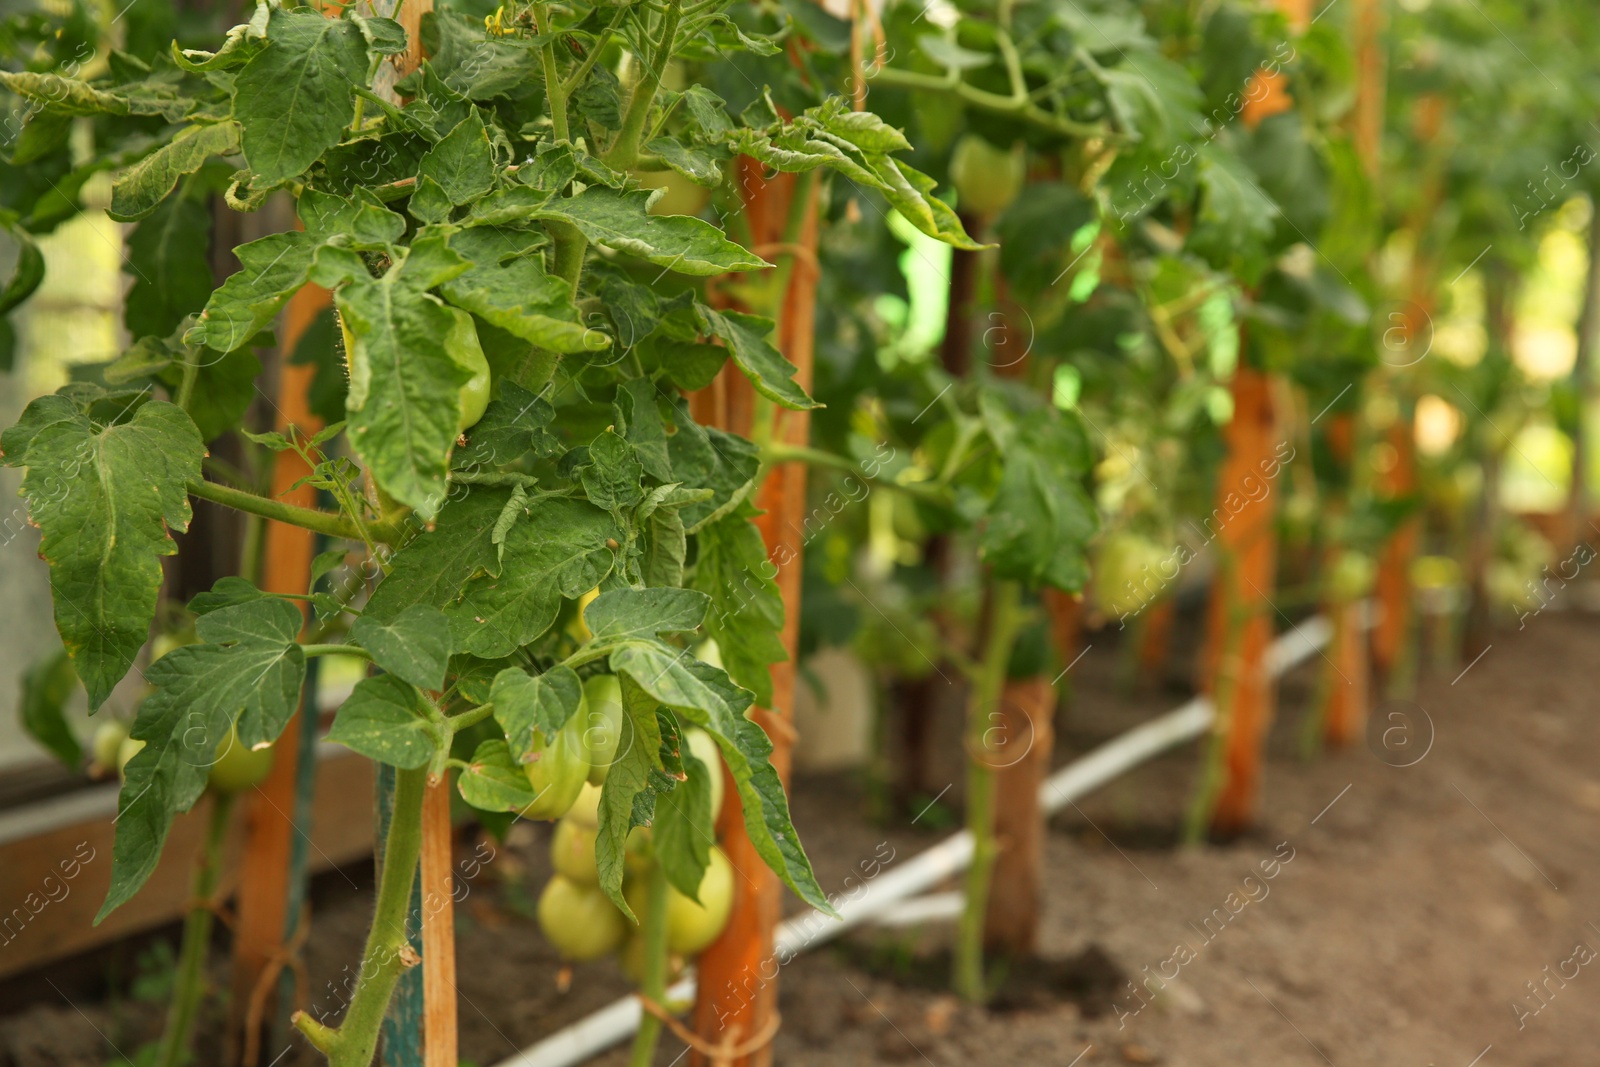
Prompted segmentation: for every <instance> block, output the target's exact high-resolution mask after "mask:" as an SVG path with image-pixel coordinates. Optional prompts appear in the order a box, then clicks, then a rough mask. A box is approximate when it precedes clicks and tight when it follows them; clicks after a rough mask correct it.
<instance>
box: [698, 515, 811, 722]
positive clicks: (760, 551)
mask: <svg viewBox="0 0 1600 1067" xmlns="http://www.w3.org/2000/svg"><path fill="white" fill-rule="evenodd" d="M695 537H696V542H697V544H698V546H699V552H698V554H697V556H696V560H695V565H694V578H693V581H692V584H693V586H694V588H696V589H698V590H700V591H701V592H703V593H705V594H706V595H707V596H709V598H710V600H711V611H710V613H709V614H708V615H707V616H706V620H705V625H706V634H707V636H709V637H711V638H712V639H714V640H715V641H716V642H717V648H718V649H720V650H721V652H722V665H723V667H724V668H725V669H726V670H727V672H728V676H729V677H730V678H732V679H733V680H734V681H735V682H737V683H738V684H739V685H742V686H744V687H745V688H746V689H748V690H750V691H751V692H752V693H754V694H755V696H756V702H757V703H758V704H761V705H762V706H763V707H765V706H768V705H770V704H771V703H772V672H771V670H770V667H771V666H772V664H774V663H782V662H783V661H784V660H786V659H788V658H789V655H788V653H787V652H786V651H784V647H783V639H782V637H781V634H782V631H783V620H784V612H783V596H782V594H780V593H779V592H778V583H777V582H776V581H775V580H774V579H775V578H776V577H777V573H778V568H777V567H776V566H775V565H774V564H773V562H772V560H771V559H770V558H769V557H768V554H767V546H766V542H764V541H763V540H762V539H761V531H760V530H757V529H756V528H755V526H753V525H751V523H750V520H749V518H748V517H747V516H746V515H743V514H739V513H737V512H735V513H734V514H730V515H725V516H723V517H722V518H720V519H718V520H716V521H715V522H712V523H708V524H707V525H705V526H703V527H702V528H701V529H700V532H699V533H698V534H696V535H695Z"/></svg>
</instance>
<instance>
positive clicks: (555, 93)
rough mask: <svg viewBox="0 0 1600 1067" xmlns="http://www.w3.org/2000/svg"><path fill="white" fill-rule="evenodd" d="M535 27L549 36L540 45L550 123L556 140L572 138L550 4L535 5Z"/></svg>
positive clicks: (565, 90) (545, 35)
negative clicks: (553, 34) (557, 58)
mask: <svg viewBox="0 0 1600 1067" xmlns="http://www.w3.org/2000/svg"><path fill="white" fill-rule="evenodd" d="M533 27H534V29H535V30H537V31H538V33H539V36H540V37H544V38H547V40H546V41H545V42H544V44H543V45H541V46H540V47H539V53H540V55H541V57H542V58H543V60H544V96H545V100H547V101H548V102H549V104H550V125H551V126H553V127H554V128H555V135H556V142H557V143H558V144H559V143H564V142H569V141H571V140H572V135H571V132H570V131H569V129H568V126H567V89H566V86H564V85H562V84H561V71H560V68H559V67H557V66H556V42H555V38H553V37H551V36H550V5H549V4H534V5H533Z"/></svg>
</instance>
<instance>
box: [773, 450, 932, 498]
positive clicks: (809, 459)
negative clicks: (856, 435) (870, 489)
mask: <svg viewBox="0 0 1600 1067" xmlns="http://www.w3.org/2000/svg"><path fill="white" fill-rule="evenodd" d="M761 462H762V463H763V464H764V465H765V466H768V467H772V466H776V465H777V464H779V463H805V464H807V465H809V466H812V467H826V468H828V469H830V470H836V471H844V472H846V473H847V474H853V475H855V476H856V477H857V478H860V479H861V480H862V481H864V482H868V483H870V484H872V485H874V486H878V487H880V488H884V489H894V490H897V491H899V492H902V493H905V494H906V495H907V496H914V497H917V498H918V499H921V500H926V501H928V502H929V503H930V504H941V505H945V506H949V505H950V504H951V503H952V499H951V497H950V494H949V493H947V492H945V491H943V490H941V489H940V488H939V487H938V486H936V485H934V484H933V483H930V482H896V481H892V480H887V479H883V478H872V477H868V475H867V473H866V471H864V470H862V469H861V467H860V466H858V465H857V464H856V462H855V460H853V459H850V458H849V457H848V456H841V455H838V454H837V453H834V452H829V451H826V450H825V449H821V448H811V447H809V446H806V445H786V444H779V443H777V442H771V443H769V444H767V445H764V446H763V447H762V449H761Z"/></svg>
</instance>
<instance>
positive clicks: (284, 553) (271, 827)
mask: <svg viewBox="0 0 1600 1067" xmlns="http://www.w3.org/2000/svg"><path fill="white" fill-rule="evenodd" d="M330 299H331V298H330V296H329V294H328V291H327V290H326V289H323V288H321V287H320V286H315V285H307V286H306V287H305V288H303V289H301V290H300V291H299V292H298V293H296V294H295V295H294V296H293V297H291V298H290V300H289V305H288V307H287V309H286V310H285V311H284V318H283V345H282V348H281V353H282V355H283V356H284V358H282V359H280V360H279V361H278V391H277V392H278V399H277V410H278V418H277V420H276V427H277V429H278V430H279V431H280V432H281V431H283V430H285V429H286V428H287V427H288V426H290V425H291V424H292V425H294V426H296V427H298V428H300V429H301V430H304V431H306V432H308V433H314V432H316V431H317V430H318V429H320V428H321V426H322V423H321V421H320V420H319V419H317V417H316V416H314V415H313V414H311V409H310V407H309V406H308V403H307V399H306V398H307V393H308V390H309V388H310V385H311V378H312V376H313V375H314V374H315V368H313V367H309V366H298V367H297V366H291V365H290V364H289V362H288V359H287V356H288V353H290V352H293V351H294V346H295V344H296V343H298V341H299V340H300V337H301V335H302V334H304V333H305V331H306V328H307V327H308V326H310V324H311V322H312V320H313V319H315V318H316V316H317V314H318V313H319V312H320V311H322V310H323V309H324V308H326V307H328V305H329V303H330ZM309 473H310V469H309V468H308V467H307V466H306V464H305V462H304V461H303V460H301V459H300V457H299V456H298V455H296V454H295V453H294V452H293V451H292V450H287V451H283V452H279V453H278V454H277V456H276V458H275V459H274V461H273V468H272V496H273V498H274V499H277V500H282V501H284V502H285V503H289V504H295V505H298V506H301V507H313V506H315V504H316V490H315V489H313V488H312V487H310V486H308V485H303V486H301V487H300V488H298V489H292V488H290V487H291V486H293V485H294V483H295V482H296V481H298V480H299V479H300V478H302V477H303V476H305V475H307V474H309ZM263 547H264V551H263V565H262V570H261V588H262V589H264V590H265V591H267V592H269V593H296V594H299V593H304V592H305V591H306V584H307V583H308V582H309V581H310V578H311V557H312V555H313V549H314V535H313V534H312V533H311V531H309V530H302V529H300V528H299V527H298V526H288V525H285V524H283V523H278V522H268V523H267V524H266V529H265V531H264V546H263ZM302 612H304V607H303V606H302ZM313 712H314V709H313ZM303 718H304V709H302V711H301V712H297V713H296V714H295V716H294V717H293V718H291V719H290V720H289V724H288V726H286V727H285V728H284V731H283V734H282V736H281V737H280V738H279V739H278V743H277V758H276V759H275V760H274V762H273V765H272V771H271V772H270V773H269V774H268V775H267V777H266V780H265V781H263V782H262V783H261V784H260V785H259V786H257V787H256V788H255V790H254V791H252V792H250V793H248V794H246V795H245V796H244V797H243V798H242V799H243V801H244V803H243V809H244V812H243V818H244V824H245V830H244V834H245V847H244V850H243V852H242V853H241V854H240V859H239V868H238V885H239V889H238V895H237V898H236V902H235V906H236V908H237V915H238V917H237V920H236V922H235V925H234V931H233V932H234V938H233V996H232V999H231V1001H230V1008H229V1026H228V1031H229V1042H228V1044H229V1050H230V1051H229V1058H230V1060H231V1061H233V1062H238V1060H239V1057H240V1056H241V1055H242V1054H243V1050H244V1029H245V1018H246V1012H247V1010H248V1007H249V1004H250V1000H251V994H252V993H253V992H254V991H255V988H256V985H257V983H259V982H260V981H261V978H262V974H263V972H264V971H265V970H266V969H267V966H268V964H269V962H270V961H271V960H272V959H273V957H274V956H276V955H277V954H278V953H279V952H280V951H281V948H282V945H283V944H284V928H285V916H286V912H287V908H288V902H289V895H290V894H289V869H290V863H289V853H290V846H291V844H292V842H291V838H292V836H293V834H294V832H295V827H294V824H293V821H292V818H291V815H290V813H291V812H293V811H294V810H295V783H296V779H297V776H298V772H299V760H298V758H297V757H298V755H299V751H300V748H301V746H300V731H301V730H302V729H303V725H302V720H303ZM312 728H313V729H315V725H314V724H313V727H312ZM274 1000H275V998H274V997H272V996H271V994H268V998H267V1001H266V1003H267V1004H268V1005H269V1008H270V1005H272V1004H273V1002H274ZM275 1014H276V1013H275V1012H273V1011H271V1010H269V1011H268V1012H267V1013H266V1017H267V1018H269V1019H270V1018H273V1017H274V1016H275Z"/></svg>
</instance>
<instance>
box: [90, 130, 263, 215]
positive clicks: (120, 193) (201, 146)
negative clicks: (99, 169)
mask: <svg viewBox="0 0 1600 1067" xmlns="http://www.w3.org/2000/svg"><path fill="white" fill-rule="evenodd" d="M238 151H239V127H238V124H237V123H233V122H216V123H212V124H210V125H194V126H185V127H184V128H183V129H181V130H179V131H178V133H177V135H176V136H175V137H173V138H172V140H170V141H168V142H167V143H166V144H164V145H162V146H161V147H160V148H158V149H156V150H155V151H154V152H152V153H150V154H149V155H148V156H145V157H144V158H143V159H141V160H140V161H139V162H137V163H135V164H134V165H133V166H131V167H129V168H128V169H127V170H126V171H124V172H123V174H122V176H121V177H120V178H118V179H117V180H116V182H115V184H113V185H112V186H111V207H110V208H109V209H108V210H107V212H106V214H108V215H110V216H111V217H112V218H113V219H116V220H117V221H118V222H137V221H139V220H140V219H142V218H144V217H145V216H146V215H149V214H150V213H151V212H152V211H154V210H155V209H156V208H157V207H158V206H160V204H161V202H162V201H163V200H165V199H166V198H167V197H168V196H169V195H170V194H171V193H172V190H173V189H175V188H177V186H178V179H180V178H182V177H184V176H185V175H187V174H193V173H194V172H195V171H197V170H199V169H200V168H201V167H202V166H203V165H204V164H205V161H206V160H208V159H210V158H211V157H212V156H231V155H234V154H235V153H237V152H238ZM208 226H209V223H208Z"/></svg>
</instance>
